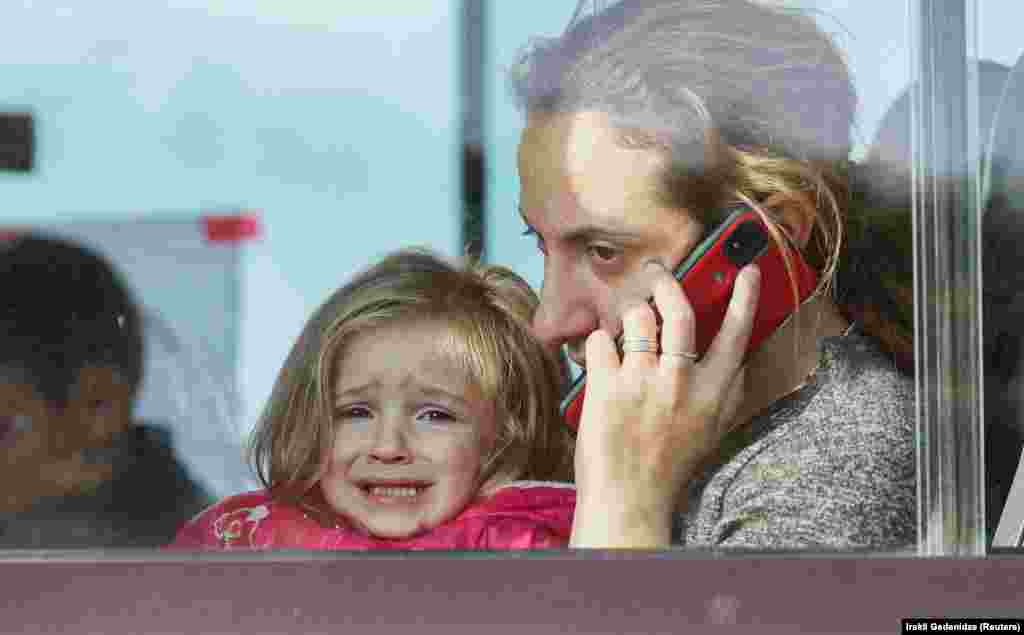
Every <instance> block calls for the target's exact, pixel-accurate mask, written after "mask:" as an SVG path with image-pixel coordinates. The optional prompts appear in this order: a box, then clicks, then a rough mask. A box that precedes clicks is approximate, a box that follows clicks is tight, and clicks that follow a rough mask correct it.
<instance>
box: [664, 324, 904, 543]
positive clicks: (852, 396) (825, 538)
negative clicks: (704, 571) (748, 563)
mask: <svg viewBox="0 0 1024 635" xmlns="http://www.w3.org/2000/svg"><path fill="white" fill-rule="evenodd" d="M819 349H820V352H821V362H820V364H819V366H818V369H817V371H816V372H815V374H814V375H813V376H812V378H811V380H810V381H809V382H808V384H807V385H806V386H804V387H803V388H801V389H800V390H798V391H797V392H795V393H793V394H792V395H789V396H788V397H785V398H783V399H781V400H779V401H778V402H776V403H775V404H773V405H772V406H771V407H770V408H769V409H768V410H766V411H765V412H763V413H762V414H761V415H759V416H758V417H756V418H755V419H754V420H753V421H752V422H751V424H750V425H749V426H746V427H744V428H743V429H741V430H737V431H736V432H735V433H734V434H732V435H730V436H729V437H727V438H726V439H725V441H724V443H723V445H722V452H721V453H720V457H719V460H718V461H716V462H714V463H713V464H712V465H710V466H709V467H708V468H707V469H706V470H705V471H704V473H703V474H702V475H701V476H700V477H699V478H698V479H696V480H694V481H692V482H691V483H690V489H689V505H688V507H687V511H686V513H685V514H681V515H679V516H678V517H677V519H676V527H675V532H676V533H675V536H676V541H677V542H679V543H680V544H683V545H685V546H687V547H694V548H740V549H817V550H836V549H841V550H847V549H856V548H862V549H871V550H882V549H884V550H899V549H901V548H902V549H906V548H907V547H909V546H912V545H913V544H914V542H915V540H916V533H917V523H916V477H915V466H916V454H915V449H914V382H913V380H912V379H911V378H908V377H906V376H904V375H902V374H901V373H900V372H899V371H897V370H896V368H895V367H894V366H893V364H892V362H890V361H889V359H888V358H887V357H886V356H885V355H884V354H883V353H882V352H881V351H880V350H879V349H878V348H877V346H876V345H875V344H874V341H873V340H872V339H871V338H869V337H867V336H864V335H861V334H859V333H857V332H853V333H851V334H850V335H847V336H845V337H828V338H823V339H822V340H820V343H819Z"/></svg>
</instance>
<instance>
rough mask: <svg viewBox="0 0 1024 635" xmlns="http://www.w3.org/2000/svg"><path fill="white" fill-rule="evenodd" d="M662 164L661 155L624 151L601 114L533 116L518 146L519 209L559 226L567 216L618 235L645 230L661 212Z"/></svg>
mask: <svg viewBox="0 0 1024 635" xmlns="http://www.w3.org/2000/svg"><path fill="white" fill-rule="evenodd" d="M666 162H667V157H666V156H665V154H664V153H663V152H662V151H661V150H658V149H654V148H636V147H627V146H625V145H624V144H623V143H622V135H621V132H620V131H618V130H616V129H615V128H614V127H613V126H612V124H611V121H610V120H609V118H608V117H607V115H605V114H603V113H599V112H583V113H558V114H553V115H535V116H533V117H531V119H530V123H529V124H528V125H527V128H526V129H525V130H524V132H523V138H522V142H521V144H520V151H519V163H520V179H521V185H522V201H521V204H522V206H523V207H524V213H525V214H526V215H527V216H533V215H534V214H541V215H544V216H545V217H552V218H554V216H557V218H558V223H559V224H560V225H564V224H565V223H566V222H567V221H568V220H569V219H568V218H566V216H572V217H574V218H575V217H579V218H578V220H579V222H580V223H589V224H597V225H609V228H615V229H621V230H628V229H630V226H634V225H638V226H646V225H647V224H648V221H649V220H654V219H656V218H657V220H659V221H660V220H661V219H660V217H661V215H662V214H663V213H664V212H665V211H666V210H664V209H662V205H661V200H662V198H661V196H660V195H659V190H660V186H661V178H662V175H663V172H664V168H665V166H666ZM552 215H554V216H552Z"/></svg>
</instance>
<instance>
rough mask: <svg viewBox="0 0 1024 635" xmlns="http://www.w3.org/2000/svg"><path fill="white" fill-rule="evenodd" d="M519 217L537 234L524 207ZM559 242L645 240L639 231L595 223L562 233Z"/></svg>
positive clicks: (627, 241)
mask: <svg viewBox="0 0 1024 635" xmlns="http://www.w3.org/2000/svg"><path fill="white" fill-rule="evenodd" d="M518 209H519V217H520V218H521V219H522V221H523V224H524V225H526V227H527V228H528V229H529V230H530V231H532V232H536V231H537V230H536V229H534V227H533V225H531V224H530V221H529V219H527V218H526V213H525V212H524V211H523V206H522V205H519V206H518ZM557 238H558V239H559V240H563V241H565V242H573V243H580V242H589V241H592V240H608V241H612V242H620V243H631V242H639V241H641V240H643V238H644V235H643V234H642V233H641V232H639V231H630V230H624V229H612V228H609V227H603V226H601V225H595V224H593V223H587V224H585V225H580V226H578V227H570V228H569V229H567V230H566V231H564V232H562V233H560V235H558V236H557Z"/></svg>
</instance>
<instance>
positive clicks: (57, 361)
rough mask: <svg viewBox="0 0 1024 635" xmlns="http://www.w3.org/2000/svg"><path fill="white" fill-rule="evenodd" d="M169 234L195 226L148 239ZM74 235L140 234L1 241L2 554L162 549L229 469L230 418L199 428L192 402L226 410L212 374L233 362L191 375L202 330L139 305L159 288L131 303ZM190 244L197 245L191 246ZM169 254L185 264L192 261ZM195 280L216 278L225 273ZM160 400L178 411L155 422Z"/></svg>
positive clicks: (48, 234) (214, 271)
mask: <svg viewBox="0 0 1024 635" xmlns="http://www.w3.org/2000/svg"><path fill="white" fill-rule="evenodd" d="M175 228H177V229H178V230H179V231H178V233H179V235H181V234H182V233H186V234H187V232H189V231H190V232H192V233H194V234H197V235H198V234H199V232H198V228H199V224H198V223H195V222H188V221H186V222H183V223H179V224H177V227H175V226H174V224H173V223H172V224H171V227H168V226H167V224H164V226H162V227H161V228H160V229H161V230H162V231H160V232H159V233H158V234H157V235H159V236H161V237H162V238H167V237H168V236H169V234H171V233H173V229H175ZM61 229H62V230H63V231H61ZM168 229H171V230H172V232H169V231H167V230H168ZM83 234H84V235H86V236H89V237H90V238H91V239H92V240H91V241H90V242H93V244H97V243H98V244H104V243H106V244H107V245H109V246H112V247H114V248H115V249H116V247H117V246H118V244H119V242H118V241H119V240H120V241H123V240H125V239H126V238H128V236H129V235H130V236H131V237H132V238H135V239H138V238H140V237H141V236H142V235H144V234H145V225H143V227H142V231H139V228H136V231H134V232H133V231H132V230H131V227H130V226H127V225H120V224H111V225H104V224H92V225H88V224H87V225H85V226H82V225H79V226H76V227H74V228H71V227H64V228H58V229H57V230H56V231H55V230H54V229H53V228H49V229H38V228H37V229H32V230H30V229H28V228H18V229H17V230H16V231H14V232H12V233H11V234H9V235H8V238H6V239H5V240H4V241H3V242H2V243H0V279H2V282H0V286H2V288H3V289H4V293H3V298H2V302H3V304H2V309H3V310H2V313H0V351H2V354H0V370H2V374H0V395H2V400H0V407H2V408H3V410H2V411H0V423H2V424H3V428H2V430H0V432H2V434H3V444H4V454H5V461H4V462H3V464H2V466H0V470H2V472H3V475H2V478H0V482H2V483H3V487H2V492H3V496H2V499H0V548H7V549H50V548H88V547H92V548H96V547H157V546H160V545H163V544H166V543H167V542H169V541H170V540H171V539H172V538H173V536H174V532H175V531H176V530H177V528H178V526H180V525H181V524H182V523H183V522H184V521H186V520H187V519H188V518H190V517H192V516H193V515H195V514H196V513H198V512H199V511H201V510H202V509H203V508H204V507H206V506H207V505H209V504H210V503H211V502H212V501H213V499H214V496H215V492H216V491H217V490H218V489H219V488H220V487H223V486H224V485H225V482H224V476H225V475H226V472H230V467H229V466H231V465H232V463H233V462H234V463H236V464H237V463H238V458H237V457H238V453H239V448H238V444H237V442H234V443H232V441H234V440H233V439H232V437H233V436H234V435H233V434H232V432H231V430H232V428H233V424H234V421H233V420H232V416H233V412H232V410H231V409H221V410H220V411H219V412H216V414H217V415H219V418H218V417H213V418H210V417H208V416H204V415H208V414H212V411H209V410H206V411H204V405H203V403H202V402H203V401H204V399H203V397H204V396H205V397H213V398H214V399H218V398H219V399H225V398H227V399H229V400H230V399H231V395H230V394H229V393H228V394H224V393H222V392H221V393H218V388H221V389H222V388H223V387H224V386H225V385H231V384H232V383H233V380H232V379H231V378H226V377H218V375H219V374H220V373H221V372H222V369H223V368H225V367H230V366H231V365H230V364H222V363H219V362H220V360H215V359H214V360H210V359H207V360H201V361H205V362H206V367H197V366H196V365H195V364H196V360H194V359H190V358H189V351H188V345H187V344H185V343H184V342H187V341H188V340H189V339H191V338H193V337H196V336H197V335H198V336H200V337H202V336H203V335H205V336H209V335H210V333H201V330H202V329H201V327H200V328H197V324H196V323H193V324H191V325H189V324H185V325H182V324H181V323H180V322H178V323H177V325H176V326H177V327H178V328H181V327H183V326H184V328H185V331H186V333H184V334H178V333H176V332H175V326H172V325H171V324H170V323H169V322H167V321H166V320H164V319H162V318H159V317H157V315H158V314H157V313H156V311H155V310H154V309H153V308H152V307H149V306H147V305H146V302H147V301H151V300H152V297H153V296H154V295H156V296H157V297H161V296H162V297H164V298H166V297H167V293H166V291H165V292H164V293H163V294H160V293H155V294H154V293H153V292H152V291H151V290H147V289H145V288H143V293H142V295H141V297H142V298H145V300H140V299H139V297H140V296H139V295H137V294H136V291H135V289H133V288H132V283H130V282H129V281H128V278H126V277H125V275H124V274H123V273H122V270H121V267H122V264H121V263H115V262H113V261H112V259H111V258H110V256H108V255H107V254H105V253H102V252H101V251H100V250H99V248H98V247H97V246H87V245H86V244H84V243H83V242H82V240H81V236H83ZM73 235H77V236H78V237H79V238H77V239H75V238H71V236H73ZM153 237H154V236H153V235H152V234H151V236H150V238H153ZM193 242H194V243H195V244H197V245H198V244H201V241H200V240H199V239H198V236H196V237H195V238H194V239H193ZM136 246H138V245H136ZM120 247H121V249H122V252H121V253H122V256H123V254H124V251H123V250H124V247H125V244H124V243H120ZM154 247H156V249H155V251H156V252H159V251H160V248H159V244H157V245H154ZM177 251H178V253H176V254H175V256H176V257H178V258H181V259H182V260H185V259H186V258H188V257H189V256H194V255H195V254H194V252H193V253H192V254H189V253H188V250H187V249H185V250H181V249H179V250H177ZM154 255H155V256H156V257H154V258H153V259H152V260H151V261H150V262H148V263H138V262H136V263H131V265H132V269H133V271H132V282H133V283H135V284H137V283H138V282H139V281H140V280H146V279H147V277H150V278H151V277H152V275H153V272H152V271H149V272H147V271H146V267H147V265H148V266H149V267H155V268H159V267H160V266H161V265H166V261H164V262H160V258H159V257H158V253H157V254H154ZM140 269H141V270H140ZM182 269H183V270H184V269H195V267H194V265H193V266H184V267H182ZM205 269H206V271H205V273H206V275H207V276H209V277H211V278H213V279H216V278H217V277H218V275H223V274H224V273H230V272H227V271H223V270H222V271H218V267H217V266H216V265H214V266H212V267H211V266H207V267H206V268H205ZM147 273H148V275H147ZM197 291H200V292H201V291H202V287H201V286H200V287H199V288H193V289H192V292H193V294H195V293H196V292H197ZM217 291H220V289H217ZM193 297H198V296H196V295H193ZM179 299H180V296H179ZM215 307H216V305H215V304H211V305H210V307H209V309H214V308H215ZM208 317H213V316H208ZM212 323H216V320H215V319H214V320H211V321H209V322H207V324H212ZM189 327H191V329H192V332H191V333H189V332H187V331H188V330H189ZM196 331H200V332H199V333H197V332H196ZM182 335H185V337H182ZM168 338H173V342H172V344H171V345H170V346H168ZM175 378H177V379H178V381H169V380H173V379H175ZM182 380H184V381H182ZM189 382H194V383H189ZM144 386H145V391H144V390H143V388H144ZM143 393H144V394H145V395H146V399H145V400H142V401H144V403H140V396H141V395H142V394H143ZM161 398H162V400H163V404H175V405H178V406H179V407H178V408H175V409H163V410H162V411H161V408H160V407H159V404H160V400H161ZM140 406H141V407H140ZM140 415H142V416H140ZM183 448H185V449H187V450H188V451H187V452H186V454H187V455H188V456H183V453H182V449H183ZM204 454H205V457H206V461H203V460H202V457H203V455H204ZM217 454H220V455H221V456H220V457H217ZM197 459H200V460H199V461H198V466H197ZM211 464H214V465H217V464H219V466H220V469H213V470H210V469H209V468H210V467H211ZM197 467H198V468H199V469H196V468H197ZM238 467H239V468H240V467H241V466H240V465H238ZM225 468H227V469H225ZM231 476H235V477H237V476H238V470H236V473H235V474H233V475H231ZM232 485H234V483H233V484H232Z"/></svg>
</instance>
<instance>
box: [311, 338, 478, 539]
mask: <svg viewBox="0 0 1024 635" xmlns="http://www.w3.org/2000/svg"><path fill="white" fill-rule="evenodd" d="M446 350H448V351H450V350H451V339H450V331H449V329H448V328H446V327H445V326H444V325H439V324H436V323H414V324H412V325H410V324H408V323H400V324H395V325H389V326H385V327H381V328H377V329H372V330H368V331H364V332H362V333H360V334H359V335H356V336H355V337H353V338H352V339H351V340H350V341H349V342H348V343H347V345H346V347H345V349H344V351H343V355H342V357H341V360H340V362H339V363H338V365H337V367H336V375H335V379H334V386H333V388H334V391H333V400H334V403H333V405H334V443H333V448H331V449H330V450H329V451H328V452H327V453H326V454H325V456H324V464H325V468H326V469H325V470H324V476H323V478H322V479H321V481H320V488H321V490H322V491H323V495H324V498H325V499H326V500H327V502H328V504H330V505H331V507H332V508H333V509H334V511H336V512H337V513H339V514H341V515H344V516H346V517H347V518H348V519H349V520H351V521H352V522H354V523H355V524H356V525H357V526H359V527H360V528H362V529H364V530H365V531H367V532H368V533H370V534H372V535H375V536H379V537H384V538H406V537H410V536H413V535H415V534H417V533H420V532H423V531H425V530H428V529H431V528H433V527H437V526H438V525H440V524H442V523H444V522H445V521H447V520H450V519H451V518H453V517H455V516H456V515H458V514H459V512H461V511H462V510H463V509H464V508H465V507H466V505H467V504H468V503H469V502H470V501H471V500H472V499H473V497H474V496H475V495H476V493H477V492H478V490H479V489H480V485H481V484H480V483H479V481H478V479H479V477H480V472H481V464H482V458H483V457H484V456H486V455H487V453H488V452H489V451H490V450H491V448H492V447H493V445H494V439H495V436H496V434H497V424H496V421H495V419H496V414H495V409H494V404H493V402H491V401H489V400H487V399H485V398H484V396H483V395H482V394H481V392H480V390H479V388H478V387H477V386H476V385H475V384H474V383H473V382H472V381H470V377H468V376H467V373H466V371H465V370H464V369H462V368H459V367H458V366H457V365H456V364H455V363H454V361H453V360H452V359H451V357H450V353H447V354H446V352H445V351H446Z"/></svg>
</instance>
